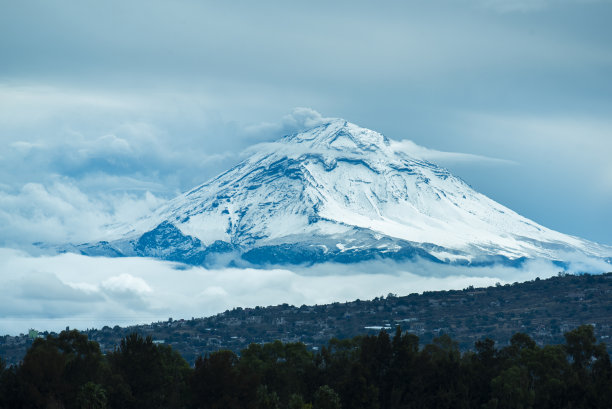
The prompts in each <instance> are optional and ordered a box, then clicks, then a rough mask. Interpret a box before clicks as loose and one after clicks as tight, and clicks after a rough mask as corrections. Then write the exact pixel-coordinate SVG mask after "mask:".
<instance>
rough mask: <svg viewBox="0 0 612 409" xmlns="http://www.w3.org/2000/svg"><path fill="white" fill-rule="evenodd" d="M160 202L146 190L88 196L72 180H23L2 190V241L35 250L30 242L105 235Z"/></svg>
mask: <svg viewBox="0 0 612 409" xmlns="http://www.w3.org/2000/svg"><path fill="white" fill-rule="evenodd" d="M163 202H164V200H163V199H160V198H158V197H156V196H155V195H153V194H152V193H150V192H149V191H145V192H144V193H143V192H139V193H137V194H135V193H125V192H121V191H120V192H110V193H104V192H103V193H98V194H97V195H87V194H85V193H83V192H82V191H81V190H80V189H79V188H78V187H77V186H75V185H74V184H73V183H71V182H70V181H66V180H62V179H57V180H55V181H54V182H53V183H51V184H50V185H43V184H40V183H27V184H25V185H24V186H23V187H22V188H21V189H20V190H19V191H17V192H15V193H11V192H7V191H3V190H2V189H0V203H2V204H1V205H0V245H3V246H12V247H18V248H24V249H30V250H32V251H36V249H35V248H32V247H31V244H32V243H36V242H41V243H44V244H66V243H82V242H86V241H90V240H95V239H96V238H101V237H104V236H105V235H106V234H107V232H108V231H109V229H110V228H112V226H115V225H117V224H121V223H130V222H133V221H134V220H136V219H138V218H139V217H141V216H144V215H147V214H149V213H150V212H151V211H153V210H154V209H155V208H157V207H159V206H160V205H161V204H162V203H163Z"/></svg>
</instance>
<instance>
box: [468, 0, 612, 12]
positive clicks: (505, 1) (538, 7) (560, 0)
mask: <svg viewBox="0 0 612 409" xmlns="http://www.w3.org/2000/svg"><path fill="white" fill-rule="evenodd" d="M593 3H609V0H480V4H481V5H483V6H484V7H486V8H489V9H492V10H495V11H497V12H500V13H514V12H519V13H529V12H536V11H542V10H545V9H549V8H554V7H558V6H564V5H582V6H584V5H588V4H593Z"/></svg>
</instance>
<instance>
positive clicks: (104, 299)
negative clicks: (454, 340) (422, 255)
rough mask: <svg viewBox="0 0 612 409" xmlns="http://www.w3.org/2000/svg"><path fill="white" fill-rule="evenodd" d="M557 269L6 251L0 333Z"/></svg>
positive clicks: (0, 258)
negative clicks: (220, 263) (226, 264)
mask: <svg viewBox="0 0 612 409" xmlns="http://www.w3.org/2000/svg"><path fill="white" fill-rule="evenodd" d="M578 267H582V266H581V265H578ZM608 267H609V266H608ZM558 271H559V268H558V267H555V266H553V265H551V264H550V263H548V262H544V261H540V262H532V263H528V264H527V265H525V266H524V267H523V268H522V269H512V268H507V267H499V266H492V267H483V268H465V267H453V266H440V265H437V264H436V265H434V264H430V263H426V262H422V263H421V262H419V263H403V264H398V263H394V262H366V263H360V264H353V265H350V268H347V266H346V265H341V264H322V265H318V266H316V267H314V268H297V267H295V268H294V267H287V268H277V269H238V268H225V269H204V268H201V267H187V268H185V266H182V265H178V264H176V263H171V262H164V261H159V260H154V259H147V258H115V259H112V258H103V257H98V258H94V257H86V256H80V255H76V254H62V255H56V256H41V257H32V256H29V255H27V254H25V253H23V252H20V251H16V250H10V249H0V272H2V274H0V287H1V288H3V297H2V298H1V299H0V312H1V313H0V334H4V333H19V332H24V331H26V330H27V329H28V327H34V328H37V329H48V330H58V329H63V328H64V327H65V326H70V327H77V328H90V327H98V328H99V327H101V326H103V325H110V326H113V325H116V324H119V325H129V324H135V323H147V322H154V321H158V320H165V319H167V318H168V317H174V318H184V317H202V316H209V315H213V314H216V313H219V312H222V311H225V310H226V309H231V308H234V307H255V306H267V305H276V304H281V303H289V304H293V305H302V304H324V303H330V302H334V301H348V300H354V299H356V298H359V299H371V298H373V297H376V296H381V295H386V294H388V293H390V292H392V293H397V294H399V295H406V294H410V293H414V292H422V291H428V290H444V289H462V288H465V287H467V286H469V285H474V286H489V285H494V284H495V283H496V282H500V283H508V282H515V281H525V280H530V279H533V278H535V277H536V276H539V277H540V278H545V277H549V276H551V275H554V274H556V273H557V272H558Z"/></svg>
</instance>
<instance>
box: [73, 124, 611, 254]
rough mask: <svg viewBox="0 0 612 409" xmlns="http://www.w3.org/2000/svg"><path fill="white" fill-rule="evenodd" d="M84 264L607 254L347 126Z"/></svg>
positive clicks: (208, 189)
mask: <svg viewBox="0 0 612 409" xmlns="http://www.w3.org/2000/svg"><path fill="white" fill-rule="evenodd" d="M77 249H78V251H81V252H82V253H84V254H100V253H106V254H108V255H113V256H114V255H139V256H153V257H160V258H164V259H170V260H177V261H184V262H187V263H191V264H206V263H207V262H211V260H213V259H218V257H219V256H220V255H223V257H224V258H223V259H224V260H226V261H227V260H230V259H231V260H233V262H237V261H239V262H245V261H246V262H249V263H252V264H268V263H270V264H283V263H303V262H308V263H310V262H318V261H327V260H333V261H341V262H352V261H358V260H363V259H370V258H374V257H390V258H394V259H405V258H414V257H417V256H419V257H424V258H428V259H430V260H433V261H436V262H444V263H459V264H482V263H485V264H486V263H491V262H496V261H503V262H506V263H511V264H513V263H520V262H521V261H522V260H525V259H530V258H545V259H549V260H556V261H563V260H564V258H565V257H566V253H576V252H577V253H580V254H582V255H586V256H588V257H597V258H603V257H607V256H610V255H612V250H611V249H610V248H608V247H605V246H600V245H598V244H595V243H591V242H588V241H585V240H582V239H579V238H576V237H572V236H568V235H565V234H561V233H558V232H555V231H553V230H550V229H547V228H545V227H543V226H540V225H539V224H537V223H535V222H533V221H531V220H529V219H526V218H524V217H522V216H520V215H518V214H517V213H515V212H513V211H512V210H510V209H508V208H506V207H504V206H502V205H500V204H499V203H496V202H495V201H493V200H491V199H489V198H488V197H486V196H484V195H482V194H480V193H478V192H476V191H474V190H473V189H472V188H471V187H470V186H468V185H467V184H466V183H465V182H463V181H462V180H461V179H459V178H457V177H455V176H453V175H452V174H451V173H450V172H449V171H447V170H446V169H443V168H441V167H438V166H436V165H435V164H432V163H430V162H428V161H425V160H422V159H419V158H418V157H415V156H414V155H411V154H410V153H406V152H398V151H396V150H395V149H393V144H392V143H391V142H390V141H389V140H388V139H387V138H386V137H384V136H383V135H381V134H379V133H377V132H374V131H371V130H368V129H364V128H360V127H358V126H356V125H354V124H351V123H348V122H346V121H344V120H333V121H331V122H329V123H326V124H324V125H321V126H318V127H316V128H314V129H311V130H309V131H306V132H302V133H298V134H294V135H289V136H286V137H284V138H282V139H281V140H279V141H278V142H275V143H270V144H263V145H260V146H256V147H255V148H254V149H253V154H252V155H251V156H250V157H249V158H247V159H246V160H244V161H243V162H241V163H240V164H238V165H237V166H235V167H234V168H232V169H230V170H229V171H227V172H225V173H223V174H221V175H219V176H217V177H215V178H214V179H212V180H210V181H209V182H206V183H204V184H202V185H200V186H198V187H196V188H194V189H192V190H191V191H189V192H187V193H185V194H182V195H180V196H178V197H177V198H175V199H173V200H171V201H170V202H168V203H167V204H166V205H165V206H163V207H162V208H160V209H159V210H158V211H156V212H155V214H153V215H152V216H151V217H148V218H145V219H142V220H139V221H138V222H136V223H135V224H134V225H132V226H123V227H122V228H119V229H117V230H115V231H114V232H112V233H111V234H110V235H109V238H108V240H106V241H105V242H103V243H97V244H93V245H89V244H88V245H81V246H78V247H77Z"/></svg>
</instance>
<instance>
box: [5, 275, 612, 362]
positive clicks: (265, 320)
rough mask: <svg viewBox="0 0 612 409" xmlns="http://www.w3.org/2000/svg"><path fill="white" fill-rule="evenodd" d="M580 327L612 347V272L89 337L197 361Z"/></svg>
mask: <svg viewBox="0 0 612 409" xmlns="http://www.w3.org/2000/svg"><path fill="white" fill-rule="evenodd" d="M582 324H591V325H593V326H594V328H595V335H596V337H597V339H598V341H603V342H605V343H606V344H607V345H608V350H609V351H610V350H611V349H610V346H611V344H612V340H611V339H610V337H611V336H612V273H607V274H602V275H579V276H576V275H559V276H557V277H553V278H549V279H546V280H540V279H536V280H534V281H529V282H525V283H514V284H512V285H499V286H495V287H487V288H472V287H470V288H466V289H464V290H458V291H430V292H425V293H423V294H410V295H406V296H396V295H393V294H389V295H387V296H382V297H378V298H375V299H373V300H369V301H362V300H355V301H352V302H345V303H333V304H327V305H314V306H306V305H303V306H301V307H296V306H291V305H287V304H283V305H277V306H270V307H265V308H264V307H255V308H246V309H243V308H237V309H234V310H231V311H225V312H223V313H221V314H217V315H215V316H212V317H206V318H192V319H175V320H169V321H165V322H157V323H152V324H148V325H138V326H132V327H127V328H121V327H119V326H115V327H114V328H110V327H104V328H102V329H97V330H89V331H87V335H88V337H89V339H92V340H95V341H97V342H98V343H100V344H101V346H102V349H103V350H106V351H109V350H113V349H114V348H115V346H116V345H118V343H119V341H120V339H121V338H122V337H125V336H126V335H128V334H129V333H132V332H137V333H139V334H141V335H151V336H152V337H153V339H154V340H156V341H157V342H163V343H167V344H170V345H172V347H173V348H174V349H176V350H178V351H179V352H180V353H181V354H182V355H183V356H184V357H185V359H187V361H189V362H191V363H193V362H194V360H195V358H196V357H197V356H199V355H201V354H205V353H208V352H212V351H216V350H219V349H230V350H233V351H235V352H239V351H240V350H241V349H243V348H245V347H246V346H248V345H249V344H250V343H263V342H271V341H274V340H277V339H278V340H281V341H284V342H303V343H305V344H306V345H308V346H309V347H310V348H315V349H316V348H318V347H320V346H322V345H324V344H326V343H327V341H328V340H329V339H330V338H332V337H337V338H351V337H354V336H356V335H360V334H365V333H370V334H373V333H377V332H379V331H380V330H381V329H382V330H387V331H390V332H395V328H396V326H398V325H399V326H401V328H402V330H404V331H407V332H410V333H414V334H416V335H418V336H419V338H420V339H421V341H422V343H428V342H431V340H432V339H433V338H434V337H436V336H439V335H441V334H448V335H450V336H451V337H452V338H453V339H454V340H456V341H458V342H459V345H460V348H461V349H462V350H467V349H471V348H473V346H474V342H475V341H476V340H479V339H482V338H485V337H488V338H491V339H493V340H495V341H496V342H497V343H498V344H499V345H506V344H507V343H508V341H509V340H510V337H511V336H512V334H514V333H516V332H525V333H527V334H529V335H530V336H531V337H532V338H533V339H534V340H535V341H536V342H537V343H539V344H554V343H563V342H564V339H563V333H564V332H567V331H569V330H572V329H574V328H576V327H578V326H580V325H582ZM42 334H43V335H44V334H46V333H42ZM30 344H31V340H30V339H29V338H28V336H27V335H24V336H20V337H11V336H4V337H0V356H2V358H3V359H5V360H6V361H8V362H9V363H16V362H18V361H19V360H20V359H21V358H22V357H23V355H24V354H25V351H26V348H27V347H28V345H30Z"/></svg>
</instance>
